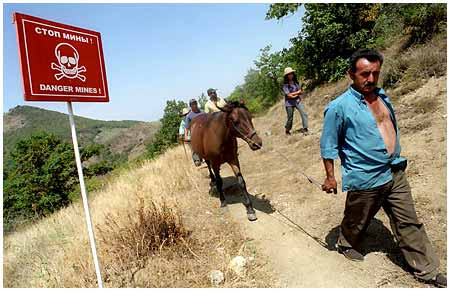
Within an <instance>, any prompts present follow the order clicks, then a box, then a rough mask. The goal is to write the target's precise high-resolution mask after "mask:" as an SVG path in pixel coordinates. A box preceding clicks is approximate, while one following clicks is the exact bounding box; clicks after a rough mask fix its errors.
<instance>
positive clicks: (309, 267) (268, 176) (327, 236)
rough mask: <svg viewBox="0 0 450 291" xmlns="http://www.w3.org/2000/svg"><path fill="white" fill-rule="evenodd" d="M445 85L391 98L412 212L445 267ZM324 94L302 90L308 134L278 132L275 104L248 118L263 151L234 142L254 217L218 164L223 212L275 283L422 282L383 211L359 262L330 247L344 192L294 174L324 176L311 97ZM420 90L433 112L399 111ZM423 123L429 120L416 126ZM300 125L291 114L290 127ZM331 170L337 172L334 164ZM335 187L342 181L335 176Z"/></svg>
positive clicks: (318, 111)
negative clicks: (305, 93)
mask: <svg viewBox="0 0 450 291" xmlns="http://www.w3.org/2000/svg"><path fill="white" fill-rule="evenodd" d="M445 86H446V78H445V77H444V78H440V79H431V80H430V81H429V82H428V83H427V84H426V85H425V86H424V87H422V88H420V89H419V90H417V91H415V92H412V93H410V94H408V95H405V96H404V98H403V97H402V99H401V100H399V101H397V104H395V105H396V111H397V115H398V119H399V120H400V129H401V131H402V140H401V142H402V154H403V155H404V156H406V157H408V158H409V168H408V170H407V174H408V178H409V181H410V184H411V186H412V188H413V197H414V199H415V202H416V209H417V213H418V216H419V218H420V219H421V220H422V221H423V222H424V224H425V227H426V230H427V232H428V235H429V237H430V239H431V241H432V244H433V245H434V246H435V248H436V251H437V253H438V255H439V256H440V258H441V269H442V270H443V271H444V272H445V269H446V263H447V256H446V245H447V242H446V224H447V222H446V211H447V209H446V176H445V172H446V163H445V158H446V147H445V141H446V136H445V128H446V124H445V122H446V115H445V114H446V109H445V108H446V87H445ZM340 87H342V85H341V86H340ZM338 90H341V88H339V89H338ZM325 93H331V94H333V93H335V92H320V91H319V92H315V94H316V95H314V94H312V95H311V96H309V97H310V98H311V101H308V100H307V102H306V106H307V109H308V111H309V112H310V129H311V134H310V135H308V136H303V135H301V134H294V135H293V136H290V137H286V136H284V132H283V131H284V130H283V122H284V118H285V112H284V108H283V107H282V105H281V103H280V104H278V105H277V106H275V107H274V108H272V110H271V111H269V113H268V114H266V115H265V116H264V117H260V118H255V120H254V123H255V127H256V128H257V130H258V132H259V134H260V135H261V137H262V138H263V149H262V150H260V151H256V152H252V151H251V150H250V149H249V148H248V146H247V145H246V144H245V143H244V142H242V141H239V146H240V147H239V153H240V156H239V158H240V161H241V167H242V173H243V175H244V178H245V180H246V182H247V187H248V190H249V192H250V193H251V194H252V195H253V199H252V200H253V202H254V205H255V209H256V211H257V216H258V220H257V221H256V222H253V223H251V222H248V221H247V219H246V215H245V209H244V207H243V206H242V204H241V201H242V199H241V198H240V193H239V189H236V187H235V186H233V185H234V184H235V183H236V181H235V179H234V178H233V175H232V172H231V170H230V168H229V167H228V165H224V166H222V176H223V177H224V186H225V187H226V188H227V189H226V191H225V193H226V196H227V200H228V201H229V202H230V203H231V204H230V205H229V206H228V208H229V212H230V214H231V215H230V216H231V217H232V218H233V220H234V221H235V222H237V223H238V224H239V225H240V226H241V227H242V229H243V231H244V232H245V233H246V235H247V236H248V237H249V239H252V240H253V241H254V242H255V244H256V246H257V248H258V249H259V252H260V253H261V254H262V255H263V257H262V258H260V259H262V260H265V261H267V263H268V264H269V266H270V268H271V269H272V270H273V272H274V274H275V277H276V278H277V282H276V285H277V287H428V285H424V284H422V283H419V282H417V281H416V280H415V279H414V278H413V277H412V275H411V274H410V273H408V272H407V271H405V262H404V260H403V257H402V255H401V253H400V251H399V249H398V248H397V246H396V243H395V241H394V239H393V236H392V234H391V232H390V226H389V220H388V219H387V216H386V215H385V214H384V213H383V212H382V211H380V212H379V213H378V214H377V215H376V217H375V219H374V220H373V221H372V223H371V225H370V227H369V229H368V233H367V239H366V242H365V246H364V249H365V253H364V255H365V261H364V262H362V263H355V262H350V261H348V260H347V259H345V258H344V257H343V256H342V255H340V254H338V253H337V252H336V250H335V248H334V245H335V242H336V237H337V233H338V226H339V223H340V221H341V219H342V215H343V210H344V204H345V195H344V193H341V192H339V193H338V195H336V196H334V195H331V194H330V195H327V194H325V193H324V192H322V191H319V190H318V189H317V188H315V186H313V185H312V184H310V183H309V182H308V181H307V180H306V179H305V178H304V177H302V176H301V175H300V174H299V173H298V170H302V171H305V172H306V173H308V174H309V175H311V176H312V177H313V178H315V179H316V180H318V181H320V182H321V181H322V180H323V178H324V176H323V169H322V162H321V159H320V152H319V139H320V130H321V126H322V116H321V115H322V110H323V108H322V107H323V104H315V103H314V98H319V97H320V98H321V99H322V100H323V99H324V98H323V96H320V94H324V95H325ZM427 96H428V97H429V98H434V99H435V100H437V103H434V107H433V109H432V110H433V111H432V112H425V113H423V114H414V115H411V114H410V113H411V111H410V110H406V109H407V108H411V107H410V106H411V105H413V106H414V104H413V103H414V102H422V103H424V104H428V103H427V102H424V99H426V98H428V97H427ZM420 99H422V101H420ZM411 100H413V101H411ZM427 106H429V104H428V105H427ZM317 107H320V108H317ZM405 108H406V109H405ZM427 108H429V107H427ZM313 109H315V110H314V112H313ZM427 110H428V109H427ZM424 123H426V124H428V126H426V127H425V128H422V127H421V126H422V125H423V124H424ZM299 127H300V124H299V116H298V114H297V113H296V115H295V126H294V128H299ZM430 146H432V147H433V151H432V152H431V151H429V147H430ZM274 149H276V150H277V151H280V152H282V153H283V154H285V155H287V156H288V157H290V159H291V161H292V163H293V164H294V165H295V166H296V168H293V167H291V166H290V165H289V164H288V163H286V161H284V160H283V158H281V157H280V156H279V155H278V154H277V153H276V152H275V151H274ZM338 166H339V165H338ZM337 168H339V167H337ZM201 171H207V170H206V169H203V170H201ZM336 174H337V177H340V171H339V169H338V170H337V173H336ZM204 177H205V178H204V181H203V183H204V184H203V185H207V182H208V178H207V175H206V173H205V175H204ZM338 185H341V183H340V181H339V180H338ZM270 205H272V206H273V207H275V208H276V209H278V210H279V211H281V212H282V213H283V214H284V215H286V216H287V217H289V218H290V219H291V220H292V221H293V222H295V223H296V224H298V225H300V226H301V227H302V228H303V229H304V230H305V231H306V232H308V233H309V234H311V235H312V236H314V237H316V238H317V239H318V240H319V241H320V242H321V243H322V244H323V245H321V244H319V243H318V242H316V241H315V240H314V239H313V238H311V237H309V236H308V235H306V234H305V233H304V232H302V231H300V230H298V229H295V228H294V226H293V224H292V223H290V222H288V221H287V220H286V219H285V218H283V217H282V216H281V215H280V214H278V213H277V212H273V211H272V210H271V206H270Z"/></svg>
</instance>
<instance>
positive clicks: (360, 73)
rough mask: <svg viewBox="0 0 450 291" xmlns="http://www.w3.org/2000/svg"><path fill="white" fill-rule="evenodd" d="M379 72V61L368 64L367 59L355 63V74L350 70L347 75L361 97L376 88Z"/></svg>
mask: <svg viewBox="0 0 450 291" xmlns="http://www.w3.org/2000/svg"><path fill="white" fill-rule="evenodd" d="M380 70H381V65H380V62H379V61H375V62H369V61H368V60H367V59H364V58H361V59H359V60H358V61H357V62H356V72H352V71H351V70H350V71H349V75H350V78H352V80H353V86H354V87H355V89H356V90H357V91H359V92H360V93H362V94H363V95H369V94H370V93H372V92H373V90H375V88H376V86H377V83H378V77H379V76H380Z"/></svg>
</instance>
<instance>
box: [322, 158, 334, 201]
mask: <svg viewBox="0 0 450 291" xmlns="http://www.w3.org/2000/svg"><path fill="white" fill-rule="evenodd" d="M323 166H324V167H325V172H326V174H327V177H326V178H325V181H324V183H323V185H322V190H323V191H325V192H327V193H331V192H332V191H333V192H334V194H337V182H336V178H335V177H334V160H331V159H323Z"/></svg>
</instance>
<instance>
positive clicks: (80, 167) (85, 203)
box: [67, 102, 103, 288]
mask: <svg viewBox="0 0 450 291" xmlns="http://www.w3.org/2000/svg"><path fill="white" fill-rule="evenodd" d="M67 108H68V109H69V121H70V131H71V132H72V141H73V149H74V151H75V160H76V163H77V169H78V178H79V179H80V188H81V197H82V198H83V206H84V214H85V215H86V223H87V227H88V232H89V240H90V242H91V251H92V257H93V258H94V265H95V273H97V282H98V287H99V288H103V281H102V274H101V273H100V265H99V263H98V257H97V249H96V247H95V237H94V229H93V227H92V221H91V214H90V213H89V205H88V199H87V194H86V187H85V185H84V178H83V165H82V164H81V158H80V151H79V149H78V140H77V132H76V130H75V121H74V118H73V110H72V102H67Z"/></svg>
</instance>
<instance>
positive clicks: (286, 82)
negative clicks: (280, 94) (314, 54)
mask: <svg viewBox="0 0 450 291" xmlns="http://www.w3.org/2000/svg"><path fill="white" fill-rule="evenodd" d="M289 74H293V75H294V78H293V79H292V81H294V83H295V84H298V80H297V75H296V74H295V73H294V72H292V73H289ZM289 74H287V75H285V76H284V79H283V84H288V83H289V79H288V75H289Z"/></svg>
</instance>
